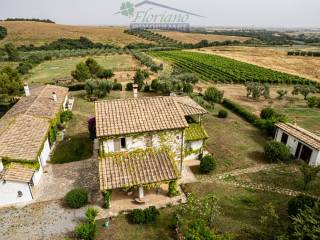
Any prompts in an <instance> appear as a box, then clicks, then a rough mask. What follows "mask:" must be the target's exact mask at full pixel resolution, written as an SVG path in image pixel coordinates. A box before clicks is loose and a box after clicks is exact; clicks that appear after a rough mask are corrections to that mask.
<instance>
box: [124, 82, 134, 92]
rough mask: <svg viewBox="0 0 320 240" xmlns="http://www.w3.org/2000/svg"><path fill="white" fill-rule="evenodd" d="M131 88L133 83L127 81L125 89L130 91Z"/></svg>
mask: <svg viewBox="0 0 320 240" xmlns="http://www.w3.org/2000/svg"><path fill="white" fill-rule="evenodd" d="M132 90H133V83H127V86H126V91H132Z"/></svg>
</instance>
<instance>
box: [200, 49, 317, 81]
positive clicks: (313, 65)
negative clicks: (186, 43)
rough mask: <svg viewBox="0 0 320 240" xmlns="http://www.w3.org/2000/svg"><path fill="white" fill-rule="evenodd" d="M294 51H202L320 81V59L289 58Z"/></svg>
mask: <svg viewBox="0 0 320 240" xmlns="http://www.w3.org/2000/svg"><path fill="white" fill-rule="evenodd" d="M292 49H294V48H292V47H282V48H271V47H268V48H267V47H244V46H243V47H239V46H237V47H233V46H230V47H212V48H206V49H201V50H200V51H201V52H205V53H210V54H215V55H220V56H224V57H229V58H233V59H236V60H239V61H243V62H247V63H251V64H256V65H258V66H261V67H266V68H270V69H274V70H277V71H281V72H286V73H290V74H294V75H298V76H301V77H305V78H309V79H313V80H317V81H320V58H316V57H298V56H288V55H287V52H288V51H290V50H292ZM194 51H198V50H194Z"/></svg>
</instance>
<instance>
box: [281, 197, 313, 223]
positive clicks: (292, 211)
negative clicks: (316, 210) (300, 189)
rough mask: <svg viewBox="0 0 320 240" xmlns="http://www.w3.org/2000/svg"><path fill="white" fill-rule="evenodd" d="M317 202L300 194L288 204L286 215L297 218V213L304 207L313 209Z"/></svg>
mask: <svg viewBox="0 0 320 240" xmlns="http://www.w3.org/2000/svg"><path fill="white" fill-rule="evenodd" d="M316 202H317V199H315V198H313V197H310V196H307V195H303V194H300V195H298V196H296V197H294V198H292V199H290V201H289V202H288V210H287V211H288V215H289V216H290V217H293V216H297V215H298V213H299V210H300V209H301V210H304V209H305V208H306V206H308V207H311V208H313V207H314V205H315V203H316Z"/></svg>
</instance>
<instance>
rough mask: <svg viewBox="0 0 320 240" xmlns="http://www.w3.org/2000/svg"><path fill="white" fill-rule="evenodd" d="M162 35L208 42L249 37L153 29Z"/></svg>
mask: <svg viewBox="0 0 320 240" xmlns="http://www.w3.org/2000/svg"><path fill="white" fill-rule="evenodd" d="M155 32H158V33H160V34H161V35H163V36H166V37H169V38H172V39H174V40H177V41H179V42H183V43H192V44H195V43H198V42H200V41H202V40H208V41H209V42H215V41H217V42H223V41H227V40H230V41H235V40H237V41H240V42H244V41H246V40H248V39H250V38H248V37H239V36H226V35H214V34H202V33H184V32H174V31H155Z"/></svg>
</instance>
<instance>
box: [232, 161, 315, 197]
mask: <svg viewBox="0 0 320 240" xmlns="http://www.w3.org/2000/svg"><path fill="white" fill-rule="evenodd" d="M299 167H300V166H299V165H298V164H293V163H292V164H280V165H279V166H277V167H276V168H274V169H271V170H265V171H261V172H258V173H250V174H245V175H241V176H238V177H236V180H241V181H245V182H254V183H259V184H266V185H270V186H275V187H280V188H286V189H291V190H295V191H302V192H306V193H308V194H312V195H317V196H320V177H317V179H316V180H315V181H314V182H312V183H311V184H310V186H309V188H308V189H307V190H306V191H304V185H303V175H302V173H301V172H300V170H299Z"/></svg>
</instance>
